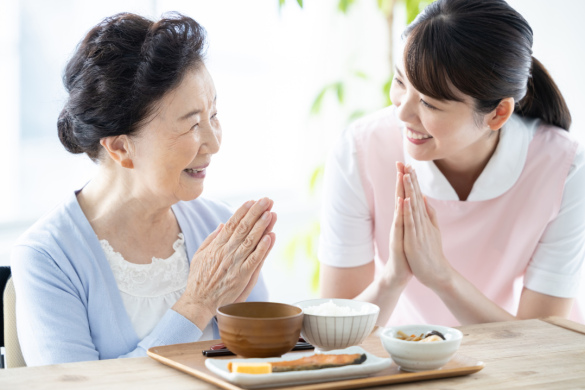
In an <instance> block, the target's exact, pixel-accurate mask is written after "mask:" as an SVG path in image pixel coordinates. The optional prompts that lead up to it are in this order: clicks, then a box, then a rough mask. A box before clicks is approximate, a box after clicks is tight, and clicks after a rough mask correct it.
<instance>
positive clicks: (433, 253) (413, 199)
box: [385, 162, 452, 290]
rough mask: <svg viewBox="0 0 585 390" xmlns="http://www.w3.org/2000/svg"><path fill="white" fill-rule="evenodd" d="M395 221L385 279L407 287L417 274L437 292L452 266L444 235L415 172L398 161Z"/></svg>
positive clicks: (446, 281) (446, 280)
mask: <svg viewBox="0 0 585 390" xmlns="http://www.w3.org/2000/svg"><path fill="white" fill-rule="evenodd" d="M396 168H397V177H396V196H395V209H394V220H393V223H392V228H391V230H390V258H389V259H388V262H387V264H386V269H385V273H386V277H387V278H388V280H389V281H390V282H394V283H399V285H404V286H405V285H406V283H407V282H408V281H409V280H410V278H411V277H412V276H413V275H414V276H415V277H416V278H417V279H418V280H419V281H420V282H421V283H422V284H424V285H425V286H427V287H429V288H431V289H433V290H435V289H437V288H440V287H441V286H442V285H443V284H445V283H448V279H449V277H450V275H451V272H450V271H451V270H452V269H451V265H450V264H449V262H448V261H447V259H446V258H445V256H444V254H443V247H442V243H441V232H440V230H439V225H438V222H437V215H436V212H435V210H434V209H433V207H432V206H431V205H430V204H429V203H428V202H427V199H426V197H425V196H424V195H423V194H422V192H421V190H420V187H419V183H418V180H417V176H416V172H415V170H414V169H413V168H412V167H411V166H404V164H403V163H401V162H397V163H396Z"/></svg>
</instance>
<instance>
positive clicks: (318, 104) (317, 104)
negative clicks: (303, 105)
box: [311, 85, 331, 115]
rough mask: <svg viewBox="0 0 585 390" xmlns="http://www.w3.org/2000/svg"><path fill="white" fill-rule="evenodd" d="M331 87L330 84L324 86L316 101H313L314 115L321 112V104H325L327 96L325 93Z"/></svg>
mask: <svg viewBox="0 0 585 390" xmlns="http://www.w3.org/2000/svg"><path fill="white" fill-rule="evenodd" d="M329 88H331V87H330V86H329V85H327V86H325V87H323V89H322V90H321V92H319V94H318V95H317V97H316V98H315V101H314V102H313V105H312V106H311V114H312V115H317V114H319V113H320V112H321V105H322V104H323V97H325V94H326V93H327V90H328V89H329Z"/></svg>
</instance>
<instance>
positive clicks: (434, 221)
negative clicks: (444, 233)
mask: <svg viewBox="0 0 585 390" xmlns="http://www.w3.org/2000/svg"><path fill="white" fill-rule="evenodd" d="M423 197H424V200H425V206H426V209H427V214H428V215H429V218H430V219H431V223H432V224H433V225H434V226H435V227H437V228H438V227H439V220H438V219H437V212H436V211H435V209H434V208H433V206H431V205H430V203H429V200H428V199H427V197H426V195H423Z"/></svg>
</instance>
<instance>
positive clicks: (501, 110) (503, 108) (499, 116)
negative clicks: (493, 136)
mask: <svg viewBox="0 0 585 390" xmlns="http://www.w3.org/2000/svg"><path fill="white" fill-rule="evenodd" d="M513 113H514V98H511V97H508V98H505V99H502V101H500V103H499V104H498V106H497V107H496V109H495V110H493V111H492V112H490V113H489V114H488V115H487V125H488V126H489V128H490V129H492V130H494V131H496V130H500V129H501V128H502V126H504V124H505V123H506V122H507V121H508V119H509V118H510V116H511V115H512V114H513Z"/></svg>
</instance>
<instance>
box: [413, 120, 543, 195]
mask: <svg viewBox="0 0 585 390" xmlns="http://www.w3.org/2000/svg"><path fill="white" fill-rule="evenodd" d="M538 124H539V120H538V119H531V118H523V117H520V116H519V115H515V114H514V115H512V116H511V117H510V119H509V120H508V122H507V123H506V124H505V125H504V127H502V129H501V130H500V140H499V141H498V146H497V147H496V151H495V152H494V154H493V155H492V157H491V158H490V161H489V162H488V164H487V165H486V167H485V168H484V170H483V172H482V173H481V174H480V175H479V177H478V178H477V180H476V181H475V183H474V184H473V188H472V189H471V193H470V194H469V197H468V198H467V201H476V202H477V201H482V200H488V199H493V198H497V197H498V196H500V195H502V194H504V193H505V192H506V191H508V190H509V189H510V188H511V187H512V186H513V185H514V183H516V181H517V180H518V178H519V177H520V174H521V173H522V169H523V168H524V163H525V162H526V155H527V153H528V146H529V145H530V141H532V137H533V136H534V133H535V131H536V128H537V127H538ZM402 133H403V136H402V139H403V145H404V146H403V148H404V157H405V162H406V163H407V164H410V165H412V166H413V167H414V169H415V170H416V174H417V177H418V181H419V184H420V188H421V191H422V192H423V194H425V195H427V196H429V197H431V198H434V199H438V200H459V196H457V193H456V192H455V190H454V189H453V187H451V184H450V183H449V182H448V181H447V179H446V178H445V176H444V175H443V174H442V173H441V171H439V169H438V168H437V166H436V165H435V163H434V162H433V161H418V160H415V159H413V158H412V157H411V156H410V155H409V154H408V152H407V151H406V143H407V142H408V140H407V139H406V137H404V126H402Z"/></svg>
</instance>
